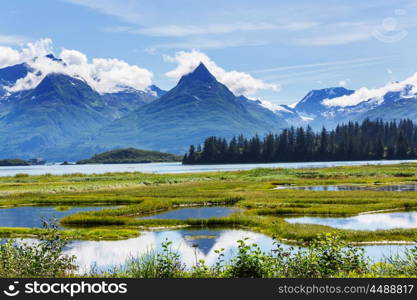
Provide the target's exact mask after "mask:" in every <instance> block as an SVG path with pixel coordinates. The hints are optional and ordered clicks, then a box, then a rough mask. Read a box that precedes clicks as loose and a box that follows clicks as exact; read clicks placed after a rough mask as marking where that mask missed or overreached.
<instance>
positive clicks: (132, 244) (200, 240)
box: [66, 229, 273, 271]
mask: <svg viewBox="0 0 417 300" xmlns="http://www.w3.org/2000/svg"><path fill="white" fill-rule="evenodd" d="M245 237H248V238H250V240H249V241H248V242H250V243H257V244H258V245H259V246H260V247H261V248H262V249H263V250H265V251H269V250H271V249H273V240H272V239H271V238H270V237H267V236H265V235H263V234H259V233H254V232H251V231H245V230H234V229H231V230H167V231H158V232H150V231H148V232H142V233H141V235H140V236H139V237H137V238H132V239H128V240H123V241H76V242H73V243H72V244H70V245H69V247H68V248H69V249H68V250H66V253H68V254H71V255H76V256H77V257H78V260H77V263H78V265H79V266H81V271H83V270H88V269H89V267H91V265H96V266H97V268H99V269H106V268H109V267H111V266H119V265H121V264H123V263H124V262H125V261H126V259H128V258H129V257H132V256H133V257H135V256H138V255H140V254H146V253H147V252H149V251H151V250H156V251H159V250H161V248H160V246H161V243H163V242H165V241H166V240H169V241H172V249H173V250H177V251H178V253H179V254H180V255H181V258H182V261H183V262H184V263H185V264H187V265H188V266H191V265H193V264H195V261H196V256H197V259H204V260H205V262H206V263H207V264H208V265H212V264H214V263H215V262H216V259H217V257H218V254H217V253H215V252H214V251H215V250H220V249H221V248H224V249H225V256H226V259H227V258H230V257H231V256H233V254H234V253H236V250H237V241H238V240H240V239H242V238H245ZM193 246H197V247H193Z"/></svg>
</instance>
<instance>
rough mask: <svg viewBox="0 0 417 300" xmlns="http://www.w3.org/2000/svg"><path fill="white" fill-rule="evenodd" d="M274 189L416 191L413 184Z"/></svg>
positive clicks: (276, 188)
mask: <svg viewBox="0 0 417 300" xmlns="http://www.w3.org/2000/svg"><path fill="white" fill-rule="evenodd" d="M274 189H275V190H284V189H291V190H302V191H314V192H325V191H326V192H340V191H384V192H416V191H417V185H415V184H403V185H401V184H399V185H384V186H375V187H372V186H360V185H313V186H281V185H280V186H277V187H275V188H274Z"/></svg>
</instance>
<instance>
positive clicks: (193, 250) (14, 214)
mask: <svg viewBox="0 0 417 300" xmlns="http://www.w3.org/2000/svg"><path fill="white" fill-rule="evenodd" d="M99 209H103V207H76V208H69V209H67V210H64V211H62V210H57V209H56V208H54V207H16V208H5V209H0V226H2V227H41V225H42V222H41V218H48V217H55V218H62V217H64V216H67V215H70V214H73V213H77V212H81V211H88V210H99ZM236 211H239V209H237V208H235V207H222V206H213V207H185V208H179V209H174V210H171V211H166V212H162V213H158V214H154V215H152V216H147V217H145V218H159V219H173V218H175V219H187V218H210V217H225V216H228V215H230V214H231V213H234V212H236ZM313 219H320V220H326V221H325V222H327V223H326V224H324V225H330V226H333V227H337V226H346V228H347V229H350V227H351V228H355V229H356V227H357V228H358V229H368V230H373V229H380V228H381V229H387V228H397V227H402V228H411V227H414V226H417V213H415V212H393V213H386V214H374V215H370V214H368V215H359V216H356V217H351V218H292V219H287V221H288V222H292V223H305V222H306V223H314V220H313ZM329 220H332V221H329ZM333 220H336V221H333ZM332 222H335V223H332ZM337 222H339V223H337ZM315 224H318V223H315ZM340 224H345V225H340ZM349 224H350V225H349ZM352 224H353V225H352ZM348 227H349V228H348ZM339 228H345V227H339ZM244 238H249V240H248V241H247V242H246V243H247V244H252V243H256V244H257V245H258V246H259V247H260V248H261V250H262V251H264V252H270V251H271V250H274V249H276V245H275V243H274V242H275V241H274V240H273V239H272V238H271V237H269V236H266V235H264V234H261V233H256V232H253V231H250V230H246V229H236V228H234V229H224V228H223V229H218V228H215V229H213V228H200V227H198V228H187V229H166V230H161V231H150V230H146V231H141V233H140V236H138V237H136V238H130V239H126V240H119V241H72V242H70V243H69V244H68V245H67V247H66V249H65V251H64V252H65V253H66V254H70V255H75V256H76V257H77V264H78V265H79V267H80V273H84V272H89V271H91V270H93V269H95V270H101V271H106V270H109V269H110V268H112V267H118V266H121V265H123V263H125V262H126V260H128V259H129V258H132V257H137V256H140V255H144V254H147V253H149V252H150V251H152V250H154V251H160V250H161V244H162V243H164V242H166V241H171V242H172V245H171V247H172V250H175V251H177V252H178V253H179V255H180V256H181V259H182V261H183V262H184V263H185V264H186V265H187V266H192V265H194V264H195V263H196V261H198V260H199V259H203V260H205V262H206V264H207V265H213V264H215V263H216V261H217V258H218V254H217V253H216V252H215V250H220V249H222V248H224V249H225V250H224V252H223V253H224V255H225V257H224V258H225V260H229V259H230V258H232V257H233V256H234V255H235V254H236V253H237V250H238V248H237V246H238V244H237V241H238V240H240V239H244ZM24 240H25V241H32V242H33V241H34V240H31V239H24ZM279 244H280V246H281V247H283V248H284V249H288V248H289V247H290V246H289V245H286V244H282V243H279ZM412 247H414V245H366V246H363V247H362V248H364V249H365V254H366V256H368V257H369V258H370V259H371V260H373V261H382V260H384V258H385V257H387V256H390V255H397V254H400V255H401V254H402V253H403V251H404V250H405V249H407V248H412Z"/></svg>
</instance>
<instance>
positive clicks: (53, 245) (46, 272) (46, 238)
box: [0, 225, 78, 278]
mask: <svg viewBox="0 0 417 300" xmlns="http://www.w3.org/2000/svg"><path fill="white" fill-rule="evenodd" d="M38 238H39V242H33V243H27V242H18V241H15V240H12V239H10V240H8V241H6V242H5V243H2V244H0V278H6V277H11V278H15V277H66V276H68V275H70V274H73V273H74V272H75V271H76V270H77V269H78V267H77V265H76V264H75V259H76V257H75V256H68V255H64V254H63V250H64V248H65V246H66V245H67V240H65V239H63V238H62V237H61V236H60V234H59V231H58V230H57V228H56V226H55V225H52V227H48V226H46V228H45V230H44V231H43V232H42V234H41V235H40V236H39V237H38Z"/></svg>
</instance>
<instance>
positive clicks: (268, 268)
mask: <svg viewBox="0 0 417 300" xmlns="http://www.w3.org/2000/svg"><path fill="white" fill-rule="evenodd" d="M237 243H238V251H237V254H236V256H234V257H233V258H231V260H229V261H227V260H226V259H225V255H224V249H219V250H216V253H217V255H218V257H217V261H216V263H215V264H214V265H212V266H208V265H206V263H205V261H204V260H197V257H196V263H195V264H194V265H192V266H187V265H185V264H184V263H183V262H181V259H180V256H179V254H178V253H177V252H176V251H175V250H173V249H172V247H171V242H170V241H166V242H165V243H163V244H162V251H161V252H148V253H147V254H145V255H142V256H140V257H136V258H131V259H129V260H128V261H127V262H126V263H125V264H124V265H122V266H120V267H118V268H115V269H112V270H111V271H108V272H96V273H92V274H88V276H99V277H123V278H125V277H128V278H280V277H282V278H287V277H290V278H296V277H299V278H330V277H389V276H396V277H416V276H417V247H416V248H413V249H411V250H405V253H404V255H403V256H402V257H400V256H395V257H390V258H387V259H386V261H384V262H378V263H371V262H370V260H369V259H368V258H367V257H366V256H365V254H364V249H362V248H358V247H352V246H349V245H347V244H345V243H344V242H343V241H342V240H341V239H340V237H339V236H337V235H335V234H323V235H320V236H319V237H318V238H317V239H315V240H314V241H312V242H311V243H310V244H309V245H308V246H307V247H306V248H289V249H284V248H283V247H281V246H280V245H279V244H276V248H275V249H274V250H272V251H270V252H268V253H266V252H263V251H262V250H261V249H260V247H259V246H258V245H257V244H248V242H247V239H243V240H239V241H237Z"/></svg>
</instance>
